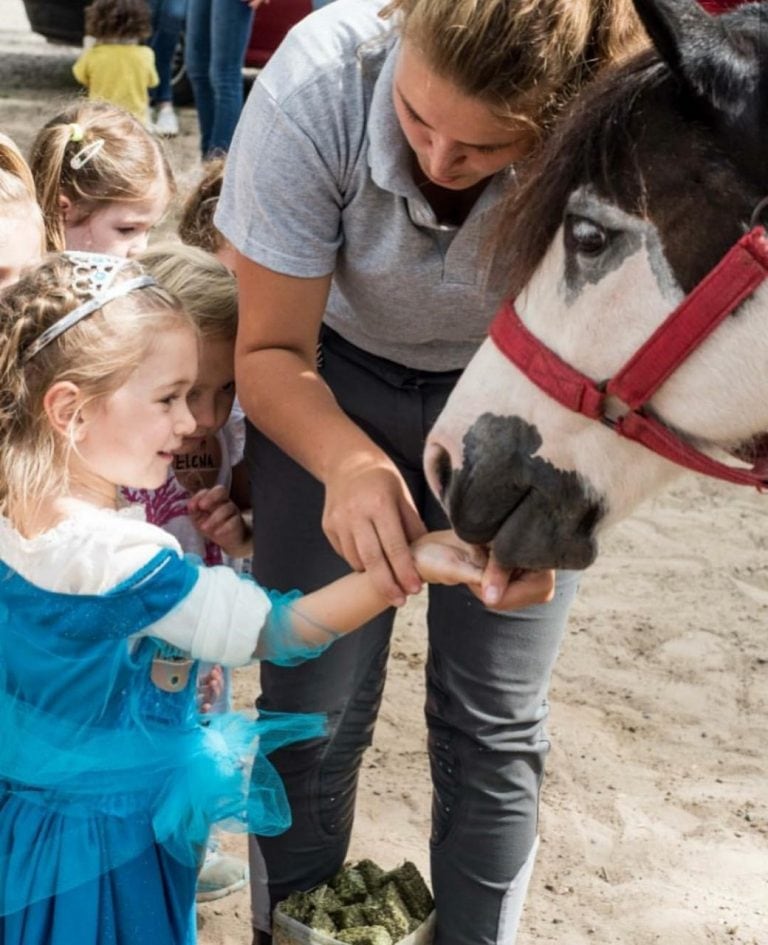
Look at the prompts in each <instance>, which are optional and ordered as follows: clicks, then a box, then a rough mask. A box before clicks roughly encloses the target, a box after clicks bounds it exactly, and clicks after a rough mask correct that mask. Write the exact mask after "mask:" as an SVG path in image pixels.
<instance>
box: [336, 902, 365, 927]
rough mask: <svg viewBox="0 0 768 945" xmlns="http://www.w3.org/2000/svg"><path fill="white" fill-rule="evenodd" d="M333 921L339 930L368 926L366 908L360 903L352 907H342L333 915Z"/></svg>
mask: <svg viewBox="0 0 768 945" xmlns="http://www.w3.org/2000/svg"><path fill="white" fill-rule="evenodd" d="M333 921H334V922H335V923H336V926H337V928H339V929H353V928H354V927H355V926H356V925H367V923H368V917H367V915H366V913H365V906H363V904H362V903H359V902H355V903H353V904H352V905H351V906H342V907H341V909H337V910H336V911H335V912H334V913H333Z"/></svg>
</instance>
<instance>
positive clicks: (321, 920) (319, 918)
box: [306, 909, 336, 935]
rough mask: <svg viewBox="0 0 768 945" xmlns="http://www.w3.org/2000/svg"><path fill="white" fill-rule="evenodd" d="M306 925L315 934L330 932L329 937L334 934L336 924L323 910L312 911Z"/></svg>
mask: <svg viewBox="0 0 768 945" xmlns="http://www.w3.org/2000/svg"><path fill="white" fill-rule="evenodd" d="M306 925H308V926H309V928H311V929H314V930H315V931H316V932H330V933H331V935H335V934H336V923H335V922H334V921H333V919H332V918H331V917H330V916H329V915H328V913H327V912H326V911H325V910H324V909H313V911H312V912H311V913H310V914H309V916H307V921H306Z"/></svg>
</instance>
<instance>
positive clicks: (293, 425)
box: [236, 255, 425, 605]
mask: <svg viewBox="0 0 768 945" xmlns="http://www.w3.org/2000/svg"><path fill="white" fill-rule="evenodd" d="M237 279H238V289H239V294H240V326H239V330H238V339H237V349H236V376H237V391H238V397H239V399H240V402H241V404H242V406H243V408H244V409H245V412H246V413H247V414H248V416H249V417H250V419H251V420H252V421H253V422H254V423H255V424H256V426H258V427H259V429H260V430H262V431H263V432H264V433H265V434H266V435H267V436H268V437H269V438H270V439H271V440H273V441H274V442H275V443H276V444H277V445H278V446H279V447H280V448H281V449H283V450H284V451H285V452H286V453H288V455H289V456H291V457H292V458H293V459H294V460H296V462H298V463H299V464H300V465H302V466H303V467H304V468H305V469H307V470H308V471H309V472H310V473H311V474H312V475H313V476H315V478H317V479H318V480H319V481H320V482H321V483H322V484H323V485H324V486H325V508H324V512H323V523H322V524H323V529H324V531H325V533H326V535H327V536H328V539H329V541H330V542H331V544H332V545H333V547H334V549H335V550H336V552H337V553H338V554H340V555H341V556H342V557H343V558H345V559H346V561H347V562H348V563H349V565H350V566H351V567H352V568H354V569H355V570H358V571H361V570H365V571H366V572H368V574H369V575H370V578H371V580H372V582H373V585H374V587H375V589H376V593H377V594H378V595H380V596H381V597H382V598H383V599H384V600H386V601H387V602H388V603H390V604H395V605H399V604H402V603H404V601H405V595H406V594H407V593H414V592H416V591H417V590H418V589H419V587H420V585H421V581H420V578H419V575H418V572H417V570H416V568H415V565H414V562H413V557H412V555H411V551H410V548H409V545H410V543H411V541H413V540H414V539H415V538H417V537H418V536H419V535H421V534H423V533H424V531H425V529H424V526H423V524H422V522H421V519H420V518H419V515H418V513H417V511H416V509H415V506H414V504H413V500H412V498H411V496H410V494H409V492H408V489H407V487H406V485H405V482H404V481H403V478H402V476H401V475H400V472H399V471H398V469H397V467H396V466H395V464H394V463H393V462H392V461H391V460H390V458H389V457H388V456H387V455H386V453H384V451H383V450H381V449H379V447H377V446H376V445H375V444H374V443H373V442H372V441H371V439H370V438H369V437H368V436H367V435H366V434H365V433H364V432H363V431H362V430H361V429H360V428H359V427H358V426H357V425H356V424H355V423H353V422H352V421H351V420H350V419H349V418H348V417H347V416H346V414H345V413H344V412H343V411H342V410H341V408H340V407H339V405H338V404H337V402H336V399H335V398H334V396H333V394H332V392H331V391H330V389H329V388H328V387H327V385H326V384H325V383H324V381H323V380H322V378H321V377H320V376H319V374H318V372H317V367H316V363H315V357H316V355H315V352H316V346H317V338H318V335H319V331H320V324H321V322H322V317H323V313H324V311H325V304H326V301H327V298H328V292H329V290H330V285H331V275H330V274H329V275H327V276H321V277H317V278H299V277H295V276H286V275H282V274H280V273H277V272H274V271H273V270H271V269H267V268H265V267H264V266H260V265H258V264H257V263H254V262H252V261H251V260H249V259H247V258H246V257H244V256H242V255H238V260H237ZM287 501H290V498H289V497H288V498H287Z"/></svg>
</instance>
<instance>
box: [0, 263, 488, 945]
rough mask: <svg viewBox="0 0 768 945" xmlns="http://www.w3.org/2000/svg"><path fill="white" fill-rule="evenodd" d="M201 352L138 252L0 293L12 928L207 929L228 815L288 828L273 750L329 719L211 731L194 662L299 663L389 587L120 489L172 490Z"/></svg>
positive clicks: (433, 561) (442, 563)
mask: <svg viewBox="0 0 768 945" xmlns="http://www.w3.org/2000/svg"><path fill="white" fill-rule="evenodd" d="M197 350H198V333H197V330H196V326H195V324H194V322H193V320H192V319H191V318H190V316H188V315H187V314H186V313H185V312H184V311H183V309H182V308H181V307H180V305H179V303H178V301H177V300H176V299H174V297H173V296H171V295H170V294H169V293H168V292H166V291H165V290H163V289H161V288H160V287H159V286H158V285H157V283H156V281H155V280H154V279H153V278H152V277H151V276H148V275H147V274H146V273H145V272H143V271H142V270H141V269H140V268H139V267H138V266H137V265H136V264H135V263H133V262H124V261H123V260H120V259H115V258H113V257H104V256H98V255H93V254H84V253H75V254H61V255H54V256H52V257H50V258H49V259H47V260H46V261H44V262H43V264H42V265H41V266H39V267H38V268H37V269H35V270H32V271H29V272H27V273H26V274H25V275H23V276H22V278H21V279H20V280H19V282H17V283H16V285H15V286H12V287H10V288H9V289H7V290H6V291H5V293H4V294H3V296H2V297H0V389H2V391H3V397H2V399H0V610H2V613H3V620H2V623H0V727H1V728H2V731H3V739H2V741H0V941H2V942H3V945H71V943H72V942H77V943H78V945H107V943H112V945H114V943H115V942H119V943H120V945H146V943H147V942H162V943H163V945H191V943H193V942H194V940H195V932H194V887H195V874H196V865H197V858H198V855H199V848H200V845H201V844H202V843H203V842H204V839H205V837H206V835H207V832H208V829H209V827H210V824H211V823H212V822H216V821H218V820H223V819H226V820H227V821H228V822H229V823H230V824H232V823H235V822H240V823H242V824H243V825H245V824H246V823H247V824H249V825H250V826H251V828H252V829H259V830H260V832H266V833H276V832H279V831H280V830H282V829H285V827H286V826H287V824H288V823H289V821H290V813H289V811H288V809H287V806H286V804H285V795H284V792H283V790H282V785H281V784H280V780H279V778H277V777H276V775H275V773H274V769H272V767H271V766H270V765H269V763H268V762H267V761H266V758H265V754H267V753H269V752H271V751H273V750H274V749H275V748H276V747H277V746H278V745H280V744H285V743H287V742H290V741H295V740H301V739H304V738H308V737H315V736H316V735H317V734H318V733H319V732H320V730H321V728H322V720H321V719H319V718H318V717H317V716H312V715H303V716H298V717H297V716H292V715H279V716H275V715H269V716H268V717H266V718H264V717H262V718H260V719H258V720H257V721H255V722H253V721H249V720H247V719H245V718H244V717H242V716H237V715H234V714H227V715H222V716H218V717H214V718H212V719H211V722H210V724H209V725H208V726H206V727H202V726H200V725H199V724H198V721H197V716H196V710H195V692H194V690H195V686H194V681H193V680H194V668H195V664H194V661H195V660H196V659H198V658H203V659H208V660H214V661H218V662H220V663H222V664H225V665H237V664H241V663H247V662H249V661H250V660H251V659H253V658H257V659H273V660H275V661H278V662H280V663H281V664H283V665H290V664H293V663H295V662H297V661H300V660H302V659H305V658H308V657H311V656H314V655H317V654H318V653H319V652H321V651H322V650H324V649H325V648H326V647H327V646H328V645H330V644H331V643H332V642H333V641H334V640H335V639H336V638H337V637H339V636H343V635H345V634H347V633H349V632H351V631H353V630H354V629H355V628H357V627H358V626H359V625H360V624H362V623H364V622H365V621H366V620H368V619H369V618H370V617H371V616H373V615H374V614H376V613H378V612H380V611H381V610H383V609H385V608H386V607H387V606H388V605H387V601H386V599H384V598H383V597H381V596H380V594H379V593H378V591H377V590H376V589H375V587H374V586H373V584H372V582H371V580H370V578H369V577H368V576H367V575H365V574H356V573H355V574H350V575H347V576H346V577H343V578H341V579H340V580H337V581H334V582H333V583H331V584H329V585H326V586H325V587H323V588H321V589H320V590H318V591H316V592H313V593H311V594H307V595H306V596H305V597H301V596H300V595H286V596H284V597H279V596H277V595H272V596H271V597H270V595H268V594H267V593H266V592H265V591H264V590H263V589H262V588H261V587H259V586H258V585H257V584H255V583H254V582H253V581H252V580H251V579H249V578H244V577H238V576H237V575H236V574H234V572H233V571H232V570H231V569H229V568H221V567H214V568H206V567H205V566H203V565H202V564H196V563H193V562H192V561H190V560H188V559H185V558H184V557H183V555H182V553H181V548H180V546H179V544H178V542H177V541H176V540H175V539H174V538H173V537H172V536H171V535H170V534H169V533H168V532H167V531H164V530H162V529H159V528H157V527H156V526H154V525H151V524H149V523H147V522H145V521H144V520H143V517H142V516H141V515H137V514H136V510H135V508H133V507H131V508H127V509H121V508H120V506H119V502H118V490H119V484H127V485H129V486H131V487H132V488H135V489H157V488H159V487H160V486H161V485H162V484H163V482H164V481H165V480H166V477H167V473H168V468H169V466H170V464H171V462H172V459H173V455H174V453H175V452H176V451H177V450H178V449H179V448H180V446H181V444H182V442H183V440H184V438H185V437H187V436H190V435H192V433H193V431H194V430H195V428H196V425H197V424H196V421H195V419H194V417H193V416H192V415H191V414H190V412H189V409H188V407H187V400H186V399H187V396H188V394H189V392H190V390H191V389H192V387H193V385H194V383H195V377H196V375H197ZM285 498H286V501H287V502H290V501H291V498H290V496H286V497H285ZM413 552H414V555H415V560H416V562H417V567H418V569H419V573H420V575H421V577H422V579H424V580H437V581H444V582H453V581H456V580H467V581H470V582H473V583H477V582H479V581H480V580H481V578H482V569H481V567H480V566H479V564H477V563H475V562H474V560H473V555H472V554H471V553H470V552H469V551H468V550H467V549H466V547H465V546H462V545H461V544H460V543H458V542H456V540H455V539H453V538H452V537H451V536H450V535H445V534H443V535H437V536H434V535H433V536H429V537H425V538H423V539H420V540H419V541H417V542H416V543H415V545H414V546H413ZM246 755H250V757H251V758H252V765H253V774H252V775H251V771H250V770H249V768H250V765H245V764H244V762H243V758H244V757H245V756H246ZM251 778H252V781H253V784H252V785H251V786H250V791H249V781H250V780H251Z"/></svg>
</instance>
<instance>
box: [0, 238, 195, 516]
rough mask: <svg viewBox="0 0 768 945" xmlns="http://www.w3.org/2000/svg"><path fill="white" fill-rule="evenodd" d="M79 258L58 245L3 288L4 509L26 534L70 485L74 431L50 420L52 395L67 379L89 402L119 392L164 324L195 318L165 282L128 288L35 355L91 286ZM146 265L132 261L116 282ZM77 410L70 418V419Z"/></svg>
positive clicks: (0, 445) (0, 496)
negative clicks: (77, 274)
mask: <svg viewBox="0 0 768 945" xmlns="http://www.w3.org/2000/svg"><path fill="white" fill-rule="evenodd" d="M74 265H75V264H74V262H73V260H72V259H71V258H69V257H68V256H67V255H66V254H52V255H50V256H48V257H47V258H46V259H45V260H44V261H43V262H42V263H41V264H40V265H39V266H38V267H37V268H35V269H30V270H27V271H26V272H25V273H24V274H23V275H22V277H21V279H20V280H19V281H18V282H16V283H15V284H14V285H12V286H10V287H8V288H7V289H5V290H4V291H3V292H2V293H0V514H2V515H5V516H6V517H7V518H9V519H10V521H11V522H12V524H13V525H14V527H16V528H17V529H19V530H20V531H21V532H22V533H23V534H25V533H26V530H27V529H28V527H29V526H28V523H29V522H30V521H33V520H34V517H35V515H36V514H37V513H38V511H39V509H40V507H41V505H42V503H43V502H44V501H46V500H48V499H50V498H53V497H56V496H59V495H64V494H66V492H67V490H68V486H69V479H68V473H67V458H68V455H69V453H70V451H71V450H72V449H73V448H74V440H73V437H72V430H70V435H69V436H68V437H62V436H61V435H60V434H58V433H57V432H56V430H55V429H54V428H53V426H52V425H51V423H50V421H49V419H48V415H47V413H46V409H45V395H46V393H47V391H48V390H49V389H50V388H51V386H52V385H53V384H55V383H58V382H60V381H69V382H71V383H72V384H74V385H75V386H76V387H77V388H78V389H79V391H80V394H81V401H80V404H81V406H82V405H84V404H85V403H88V402H92V401H94V400H98V399H101V398H104V397H108V396H109V395H110V394H111V393H113V392H114V391H116V390H117V389H118V388H119V387H120V386H121V385H122V384H123V383H125V381H126V379H127V378H128V377H129V376H130V374H131V373H132V372H133V371H134V370H135V369H136V367H137V366H138V365H139V364H140V363H141V362H142V359H143V358H144V357H145V356H146V352H147V351H148V349H149V348H150V346H151V344H152V341H153V338H155V337H156V336H157V334H158V333H159V332H162V331H166V330H169V329H178V328H183V327H187V328H189V329H190V330H192V331H193V332H196V328H195V325H194V322H193V321H192V319H191V318H190V317H189V315H187V314H186V312H184V311H183V309H181V307H180V305H179V302H178V300H177V299H176V298H175V297H174V296H172V295H171V294H170V293H169V292H167V291H166V290H165V289H162V288H160V287H159V286H148V287H145V288H142V289H139V290H136V291H132V292H130V293H128V294H127V295H124V296H121V297H120V298H117V299H115V300H113V301H111V302H108V303H107V304H105V305H104V307H103V308H101V309H98V310H97V311H96V312H94V313H93V314H92V315H90V316H88V317H87V318H84V319H83V320H82V321H80V322H78V323H77V324H76V325H74V326H73V327H72V328H70V329H68V330H67V331H65V332H64V333H63V334H61V335H60V336H59V337H58V338H56V339H55V340H54V341H52V342H51V343H50V344H48V345H47V346H46V347H44V348H42V349H41V350H40V351H39V352H38V353H37V354H35V355H34V357H32V358H27V356H26V353H27V351H28V350H29V348H30V346H31V345H32V342H33V341H35V340H36V339H37V338H39V336H40V335H41V334H42V333H43V331H45V330H46V329H47V328H49V327H50V326H51V325H54V324H55V323H56V322H57V321H59V320H60V319H61V318H63V317H64V316H65V315H67V314H68V313H69V312H71V311H72V310H73V309H74V308H76V307H77V306H78V305H80V304H81V303H82V302H84V301H86V300H87V299H89V298H90V297H91V296H90V294H89V293H88V292H87V291H85V290H83V289H82V288H78V286H79V284H80V283H77V285H76V281H75V278H74ZM142 272H143V270H142V268H141V267H140V266H139V265H138V264H137V263H127V264H126V265H125V266H123V267H122V268H121V270H120V273H119V274H118V276H117V280H116V281H121V280H123V279H129V278H133V277H135V276H136V275H140V274H141V273H142ZM75 419H76V418H73V420H72V427H74V422H75Z"/></svg>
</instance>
